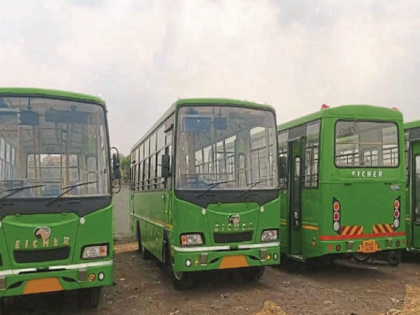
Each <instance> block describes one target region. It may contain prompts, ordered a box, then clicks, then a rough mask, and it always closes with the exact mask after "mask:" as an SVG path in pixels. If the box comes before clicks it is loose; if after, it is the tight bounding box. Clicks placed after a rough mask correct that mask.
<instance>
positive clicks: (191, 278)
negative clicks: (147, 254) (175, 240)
mask: <svg viewBox="0 0 420 315" xmlns="http://www.w3.org/2000/svg"><path fill="white" fill-rule="evenodd" d="M163 264H164V270H165V273H166V274H167V275H168V276H169V277H170V278H171V281H172V285H173V287H174V289H175V290H177V291H187V290H190V289H192V288H194V286H195V274H194V273H193V272H174V270H173V269H172V259H171V254H170V251H169V243H167V245H166V249H165V256H164V262H163Z"/></svg>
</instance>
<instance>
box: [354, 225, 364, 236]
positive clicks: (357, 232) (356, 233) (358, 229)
mask: <svg viewBox="0 0 420 315" xmlns="http://www.w3.org/2000/svg"><path fill="white" fill-rule="evenodd" d="M361 229H362V226H361V225H358V226H357V228H356V231H355V232H354V235H358V234H359V231H360V230H361Z"/></svg>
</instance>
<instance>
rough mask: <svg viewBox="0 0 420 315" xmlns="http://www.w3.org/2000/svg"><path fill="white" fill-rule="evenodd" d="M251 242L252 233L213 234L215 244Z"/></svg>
mask: <svg viewBox="0 0 420 315" xmlns="http://www.w3.org/2000/svg"><path fill="white" fill-rule="evenodd" d="M251 240H252V231H247V232H240V233H229V234H227V233H214V242H215V243H239V242H249V241H251Z"/></svg>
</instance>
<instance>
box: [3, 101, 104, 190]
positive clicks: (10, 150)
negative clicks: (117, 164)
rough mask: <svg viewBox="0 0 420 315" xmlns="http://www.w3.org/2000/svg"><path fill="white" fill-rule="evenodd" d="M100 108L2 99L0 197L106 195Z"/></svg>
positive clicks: (78, 103) (71, 102) (84, 104)
mask: <svg viewBox="0 0 420 315" xmlns="http://www.w3.org/2000/svg"><path fill="white" fill-rule="evenodd" d="M108 154H109V153H108V140H107V129H106V125H105V112H104V109H103V107H102V106H100V105H97V104H93V103H83V102H82V101H73V100H63V99H54V98H41V97H16V96H14V97H4V96H3V97H1V96H0V198H2V197H3V196H5V195H6V194H9V192H10V191H13V190H16V189H19V188H22V187H24V186H37V187H34V188H30V189H22V190H21V191H19V192H18V193H16V194H13V196H12V195H10V197H7V198H31V197H37V198H38V197H51V196H58V195H60V194H61V193H62V192H63V189H64V188H65V187H69V186H72V185H75V184H80V183H85V182H88V183H89V184H86V185H79V186H78V187H76V188H74V189H72V190H71V191H69V192H68V194H65V195H63V196H62V197H63V198H65V197H71V196H76V195H77V196H89V195H108V194H110V183H109V180H110V179H109V165H108V162H107V161H108Z"/></svg>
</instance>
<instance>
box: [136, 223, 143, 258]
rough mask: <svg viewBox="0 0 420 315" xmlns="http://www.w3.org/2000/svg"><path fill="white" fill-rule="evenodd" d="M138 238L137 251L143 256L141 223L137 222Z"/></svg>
mask: <svg viewBox="0 0 420 315" xmlns="http://www.w3.org/2000/svg"><path fill="white" fill-rule="evenodd" d="M136 238H137V251H138V252H139V253H140V254H141V253H142V249H143V246H141V235H140V223H139V222H137V228H136Z"/></svg>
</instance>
